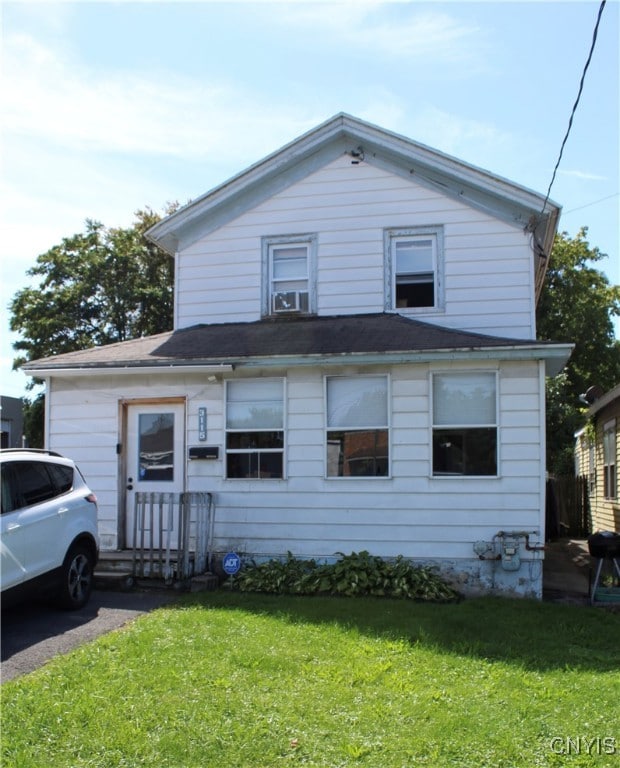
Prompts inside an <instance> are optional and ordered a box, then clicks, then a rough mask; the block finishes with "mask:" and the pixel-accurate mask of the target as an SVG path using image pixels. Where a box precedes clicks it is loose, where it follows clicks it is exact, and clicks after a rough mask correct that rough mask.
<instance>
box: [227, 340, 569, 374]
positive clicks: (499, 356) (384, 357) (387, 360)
mask: <svg viewBox="0 0 620 768" xmlns="http://www.w3.org/2000/svg"><path fill="white" fill-rule="evenodd" d="M573 348H574V345H573V344H553V345H545V346H540V345H532V346H531V347H530V346H517V347H491V348H484V349H483V348H481V349H440V350H425V351H421V352H385V353H363V352H360V353H344V354H337V355H301V356H295V355H272V356H270V357H263V358H259V357H255V358H248V359H245V360H237V361H235V370H238V369H240V368H289V367H290V368H297V367H304V366H312V365H325V366H327V365H400V364H406V363H446V362H455V361H459V362H472V361H473V362H478V361H486V362H492V361H494V360H495V361H500V362H506V361H529V360H536V361H540V360H544V361H545V371H546V375H547V376H550V377H553V376H556V375H557V374H558V373H559V372H560V371H561V370H562V369H563V368H564V366H565V365H566V363H567V362H568V359H569V358H570V356H571V353H572V351H573Z"/></svg>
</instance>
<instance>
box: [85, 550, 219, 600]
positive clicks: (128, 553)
mask: <svg viewBox="0 0 620 768" xmlns="http://www.w3.org/2000/svg"><path fill="white" fill-rule="evenodd" d="M190 564H191V566H192V568H191V570H192V571H193V556H192V555H190ZM176 565H177V563H176V561H175V560H174V559H172V560H171V561H170V563H169V565H168V566H167V567H166V565H165V564H164V563H163V562H162V561H161V560H159V559H158V558H156V557H155V556H154V555H151V553H149V552H138V553H135V552H134V551H133V550H129V549H126V550H118V551H103V552H100V553H99V562H98V563H97V568H96V569H95V574H94V576H95V588H97V589H103V590H121V591H129V590H131V589H135V588H147V587H148V588H168V589H185V590H188V591H189V590H191V591H192V592H197V591H205V590H209V591H212V590H215V589H217V588H218V586H219V579H218V578H217V576H216V575H215V574H212V573H203V574H197V575H195V576H192V577H191V578H190V579H183V580H179V579H176V578H175V571H176Z"/></svg>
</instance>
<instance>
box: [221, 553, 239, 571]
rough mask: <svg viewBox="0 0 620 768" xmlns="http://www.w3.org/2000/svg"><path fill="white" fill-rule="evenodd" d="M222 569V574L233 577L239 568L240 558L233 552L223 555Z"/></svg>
mask: <svg viewBox="0 0 620 768" xmlns="http://www.w3.org/2000/svg"><path fill="white" fill-rule="evenodd" d="M222 567H223V568H224V573H227V574H228V575H229V576H234V575H235V573H238V571H239V569H240V568H241V558H240V557H239V555H237V554H236V553H235V552H229V553H228V554H227V555H224V562H223V563H222Z"/></svg>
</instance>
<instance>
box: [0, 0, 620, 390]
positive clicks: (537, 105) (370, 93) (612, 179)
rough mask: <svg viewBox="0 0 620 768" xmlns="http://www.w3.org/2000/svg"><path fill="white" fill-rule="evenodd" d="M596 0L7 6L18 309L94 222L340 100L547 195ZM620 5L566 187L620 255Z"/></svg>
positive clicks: (294, 127)
mask: <svg viewBox="0 0 620 768" xmlns="http://www.w3.org/2000/svg"><path fill="white" fill-rule="evenodd" d="M599 5H600V3H599V2H598V0H591V1H587V2H539V1H538V0H536V1H534V0H532V1H531V2H527V1H523V2H514V3H513V2H498V1H496V2H475V3H471V2H467V1H466V0H465V1H461V2H432V1H431V0H427V1H424V0H422V1H419V0H418V1H417V2H378V0H368V2H364V0H355V1H354V2H342V3H336V2H319V1H318V0H315V1H314V2H307V3H302V2H278V3H275V2H263V3H261V2H235V1H234V0H232V1H231V0H229V1H228V2H221V3H216V2H204V1H203V2H199V1H197V2H174V3H166V2H134V3H130V2H122V1H121V2H88V1H87V0H82V2H67V3H48V2H39V3H29V2H3V4H2V86H3V89H2V111H3V113H4V126H3V143H2V155H3V157H2V179H1V181H2V201H1V203H2V212H3V214H2V215H3V221H2V231H3V235H2V266H1V269H2V272H1V281H0V284H1V294H0V303H1V305H0V311H1V312H2V318H1V323H2V325H1V328H2V348H1V350H0V391H1V393H2V394H3V395H10V396H14V397H19V396H21V395H22V394H24V384H25V382H26V378H25V377H24V376H22V375H20V374H15V373H11V372H10V369H11V363H12V359H13V357H14V352H13V350H12V348H11V341H12V339H11V337H10V335H9V334H8V330H7V329H8V322H9V320H8V318H9V316H8V312H7V305H8V303H9V301H10V299H11V298H12V296H13V295H14V294H15V292H16V291H18V290H19V289H20V288H23V287H25V286H26V285H28V278H27V276H26V270H27V269H28V268H29V267H31V266H33V265H34V263H35V261H36V257H37V256H38V255H39V254H41V253H43V252H45V251H47V250H48V249H49V248H51V247H52V246H53V245H56V244H58V243H59V242H60V241H61V239H62V238H63V237H67V236H70V235H72V234H75V233H77V232H81V231H83V228H84V222H85V220H86V219H87V218H90V219H95V220H98V221H101V222H102V223H103V224H105V225H106V226H127V225H130V224H131V223H132V221H133V213H134V211H135V210H137V209H139V208H143V207H145V206H150V207H151V208H153V209H154V210H157V211H160V212H161V211H163V209H164V207H165V205H166V203H167V202H168V201H173V200H177V201H179V202H181V203H185V202H187V201H188V200H190V199H193V198H195V197H197V196H199V195H201V194H203V193H204V192H206V191H208V190H209V189H211V188H212V187H214V186H216V185H218V184H220V183H221V182H223V181H225V180H226V179H228V178H230V177H231V176H233V175H235V174H236V173H238V172H239V171H241V170H243V169H244V168H246V167H247V166H248V165H250V164H252V163H254V162H256V161H257V160H259V159H261V158H262V157H264V156H265V155H267V154H269V153H270V152H272V151H274V150H276V149H278V148H279V147H281V146H282V145H284V144H286V143H288V142H289V141H291V140H292V139H294V138H295V137H297V136H299V135H300V134H302V133H304V132H305V131H307V130H309V129H311V128H313V127H314V126H316V125H318V124H319V123H322V122H323V121H325V120H326V119H328V118H330V117H332V116H333V115H334V114H336V113H338V112H341V111H344V112H348V113H350V114H352V115H354V116H356V117H359V118H361V119H363V120H368V121H370V122H372V123H375V124H377V125H379V126H381V127H383V128H386V129H388V130H391V131H395V132H397V133H400V134H403V135H405V136H408V137H409V138H411V139H414V140H415V141H419V142H422V143H424V144H427V145H429V146H431V147H434V148H436V149H439V150H440V151H442V152H445V153H448V154H451V155H454V156H456V157H458V158H460V159H461V160H463V161H465V162H468V163H471V164H472V165H476V166H479V167H481V168H485V169H487V170H490V171H492V172H493V173H495V174H497V175H499V176H503V177H505V178H508V179H510V180H511V181H514V182H516V183H518V184H521V185H523V186H525V187H529V188H530V189H533V190H535V191H537V192H540V193H542V194H545V193H546V192H547V188H548V186H549V183H550V181H551V176H552V172H553V168H554V165H555V163H556V160H557V158H558V153H559V151H560V146H561V143H562V139H563V138H564V134H565V132H566V128H567V125H568V120H569V117H570V113H571V109H572V106H573V103H574V101H575V99H576V96H577V90H578V86H579V80H580V77H581V74H582V70H583V67H584V65H585V61H586V58H587V55H588V52H589V49H590V44H591V39H592V32H593V29H594V25H595V22H596V17H597V13H598V10H599ZM619 34H620V32H619V5H618V2H617V1H611V0H610V1H609V2H607V5H606V7H605V10H604V11H603V16H602V20H601V25H600V28H599V33H598V40H597V45H596V49H595V52H594V56H593V59H592V63H591V65H590V68H589V70H588V74H587V76H586V80H585V86H584V91H583V94H582V97H581V101H580V104H579V107H578V109H577V113H576V115H575V118H574V122H573V127H572V131H571V134H570V136H569V139H568V141H567V144H566V147H565V149H564V155H563V159H562V162H561V164H560V167H559V171H558V174H557V176H556V180H555V182H554V185H553V188H552V191H551V198H552V199H553V200H555V201H556V202H557V203H559V204H560V205H562V207H563V215H562V218H561V222H560V229H561V230H562V231H567V232H568V233H569V234H570V235H571V236H574V235H575V234H576V233H577V231H578V230H579V228H580V227H581V226H587V227H588V228H589V241H590V244H591V245H592V246H597V247H598V248H599V249H600V250H601V251H602V252H603V253H606V254H608V258H607V259H605V261H603V262H600V263H599V265H598V266H599V268H600V269H603V270H604V271H605V272H606V274H607V275H608V277H609V279H610V280H611V282H612V283H618V282H620V266H619V251H620V248H619V245H620V243H619V240H620V234H619V233H620V224H619V216H618V213H619V206H620V202H619V201H620V198H619V196H618V193H619V175H620V174H619V153H618V150H619V139H618V136H619V111H620V110H619V90H620V89H619V71H620V68H619V62H618V40H619Z"/></svg>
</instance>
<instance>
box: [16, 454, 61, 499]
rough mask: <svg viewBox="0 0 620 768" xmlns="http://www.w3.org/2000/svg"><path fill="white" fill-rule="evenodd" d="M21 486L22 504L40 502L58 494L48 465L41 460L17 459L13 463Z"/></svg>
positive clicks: (18, 483)
mask: <svg viewBox="0 0 620 768" xmlns="http://www.w3.org/2000/svg"><path fill="white" fill-rule="evenodd" d="M12 467H13V469H14V472H15V477H16V479H17V485H18V487H19V495H20V497H21V506H24V507H29V506H30V505H31V504H40V503H41V502H42V501H47V500H48V499H52V498H54V496H56V495H57V493H56V489H55V487H54V484H53V482H52V478H51V477H50V474H49V472H48V471H47V467H46V466H45V464H44V463H43V462H41V461H16V462H15V463H14V464H12Z"/></svg>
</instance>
